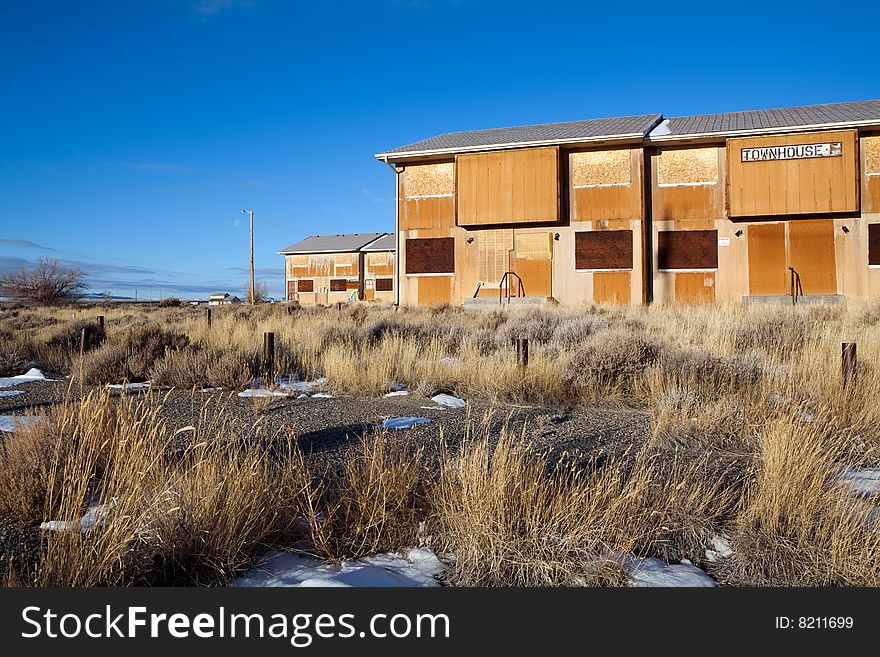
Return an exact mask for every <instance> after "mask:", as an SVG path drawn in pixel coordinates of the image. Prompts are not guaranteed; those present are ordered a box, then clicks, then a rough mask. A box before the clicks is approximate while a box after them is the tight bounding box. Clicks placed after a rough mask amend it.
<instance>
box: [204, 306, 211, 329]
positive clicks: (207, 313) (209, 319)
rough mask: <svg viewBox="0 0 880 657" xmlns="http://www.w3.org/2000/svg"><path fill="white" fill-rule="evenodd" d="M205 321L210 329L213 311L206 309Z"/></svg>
mask: <svg viewBox="0 0 880 657" xmlns="http://www.w3.org/2000/svg"><path fill="white" fill-rule="evenodd" d="M205 320H207V322H208V327H210V326H211V309H210V308H207V309H205Z"/></svg>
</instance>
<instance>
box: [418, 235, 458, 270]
mask: <svg viewBox="0 0 880 657" xmlns="http://www.w3.org/2000/svg"><path fill="white" fill-rule="evenodd" d="M454 271H455V238H452V237H428V238H421V239H408V240H406V273H407V274H451V273H453V272H454Z"/></svg>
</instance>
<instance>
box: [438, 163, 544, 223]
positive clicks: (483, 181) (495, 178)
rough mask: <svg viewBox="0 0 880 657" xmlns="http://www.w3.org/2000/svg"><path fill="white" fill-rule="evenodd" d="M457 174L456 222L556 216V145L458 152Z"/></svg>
mask: <svg viewBox="0 0 880 657" xmlns="http://www.w3.org/2000/svg"><path fill="white" fill-rule="evenodd" d="M455 176H456V186H455V189H456V190H457V194H456V196H457V198H456V203H457V208H456V212H457V223H458V225H459V226H480V225H492V224H511V223H547V222H557V221H559V220H560V216H559V149H557V148H556V147H550V148H524V149H519V150H510V151H496V152H491V153H466V154H462V155H458V156H457V157H456V165H455Z"/></svg>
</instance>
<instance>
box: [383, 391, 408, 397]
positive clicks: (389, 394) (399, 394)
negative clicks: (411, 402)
mask: <svg viewBox="0 0 880 657" xmlns="http://www.w3.org/2000/svg"><path fill="white" fill-rule="evenodd" d="M408 394H409V391H408V390H395V391H393V392H386V393H385V395H384V396H385V397H405V396H406V395H408Z"/></svg>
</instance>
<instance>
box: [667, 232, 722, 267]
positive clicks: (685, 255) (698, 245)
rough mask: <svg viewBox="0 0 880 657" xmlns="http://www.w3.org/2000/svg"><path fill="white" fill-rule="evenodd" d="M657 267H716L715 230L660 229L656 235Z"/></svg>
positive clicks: (716, 240)
mask: <svg viewBox="0 0 880 657" xmlns="http://www.w3.org/2000/svg"><path fill="white" fill-rule="evenodd" d="M657 268H658V269H717V268H718V231H717V230H661V231H660V232H659V233H658V235H657Z"/></svg>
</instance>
